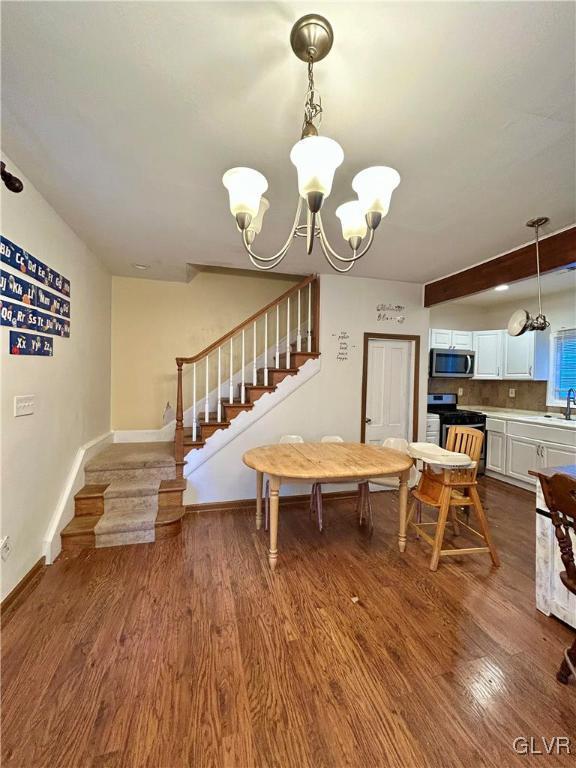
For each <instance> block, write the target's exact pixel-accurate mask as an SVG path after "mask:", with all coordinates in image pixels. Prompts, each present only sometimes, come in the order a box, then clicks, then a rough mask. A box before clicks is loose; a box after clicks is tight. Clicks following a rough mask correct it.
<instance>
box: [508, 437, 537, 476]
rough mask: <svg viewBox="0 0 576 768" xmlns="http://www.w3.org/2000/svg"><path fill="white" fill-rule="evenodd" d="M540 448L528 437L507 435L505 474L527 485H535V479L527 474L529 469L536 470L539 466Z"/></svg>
mask: <svg viewBox="0 0 576 768" xmlns="http://www.w3.org/2000/svg"><path fill="white" fill-rule="evenodd" d="M540 449H541V446H540V444H539V443H538V442H537V441H536V440H532V439H530V438H529V437H518V436H517V435H508V436H507V437H506V474H507V475H509V476H510V477H514V478H516V480H522V481H523V482H524V483H528V484H529V485H536V478H534V477H532V475H529V474H528V471H529V470H530V469H538V468H539V467H542V466H544V465H543V464H541V457H540Z"/></svg>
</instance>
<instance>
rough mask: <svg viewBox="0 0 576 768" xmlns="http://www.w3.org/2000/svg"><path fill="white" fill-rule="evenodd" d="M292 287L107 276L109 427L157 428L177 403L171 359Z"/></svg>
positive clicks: (255, 280) (264, 279)
mask: <svg viewBox="0 0 576 768" xmlns="http://www.w3.org/2000/svg"><path fill="white" fill-rule="evenodd" d="M294 284H295V280H293V279H279V278H278V277H277V276H276V277H269V276H263V275H261V274H258V273H255V274H254V275H237V274H234V275H230V274H220V273H218V272H200V273H199V274H198V275H196V277H194V279H193V280H192V281H191V282H190V283H170V282H165V281H158V280H143V279H138V278H129V277H114V278H113V279H112V428H113V429H156V428H158V427H161V426H162V414H163V411H164V408H165V406H166V403H167V402H170V403H171V405H172V406H173V407H175V405H176V365H175V362H174V359H175V358H176V357H177V356H190V355H194V354H196V353H197V352H200V351H201V350H202V349H204V348H205V347H206V346H208V345H209V344H211V343H212V342H213V341H215V340H216V339H218V338H219V337H220V336H222V335H224V334H225V333H227V332H228V331H229V330H231V329H232V328H233V327H234V326H235V325H237V324H238V323H240V322H242V320H245V319H246V318H247V317H249V316H250V315H251V314H253V313H254V312H256V311H257V310H259V309H260V308H261V307H263V306H265V305H266V304H268V303H269V302H270V301H272V300H273V299H275V298H276V297H277V296H279V295H280V294H282V293H284V291H286V290H288V289H289V288H290V287H291V286H292V285H294Z"/></svg>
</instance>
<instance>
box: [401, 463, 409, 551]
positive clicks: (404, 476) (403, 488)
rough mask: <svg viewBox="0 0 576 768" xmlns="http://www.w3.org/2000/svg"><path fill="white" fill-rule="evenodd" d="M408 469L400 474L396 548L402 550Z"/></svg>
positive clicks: (406, 507) (404, 537) (405, 521)
mask: <svg viewBox="0 0 576 768" xmlns="http://www.w3.org/2000/svg"><path fill="white" fill-rule="evenodd" d="M409 477H410V470H409V469H408V470H406V471H405V472H402V474H401V475H400V531H399V532H398V549H399V550H400V552H404V550H405V549H406V525H407V519H408V478H409Z"/></svg>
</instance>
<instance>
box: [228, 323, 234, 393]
mask: <svg viewBox="0 0 576 768" xmlns="http://www.w3.org/2000/svg"><path fill="white" fill-rule="evenodd" d="M233 374H234V352H233V348H232V337H230V397H229V401H230V405H232V403H233V402H234V383H233V381H232V377H233Z"/></svg>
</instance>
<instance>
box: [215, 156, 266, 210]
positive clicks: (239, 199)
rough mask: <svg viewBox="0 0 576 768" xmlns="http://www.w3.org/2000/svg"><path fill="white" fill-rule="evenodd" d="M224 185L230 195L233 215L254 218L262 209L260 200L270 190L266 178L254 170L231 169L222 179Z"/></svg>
mask: <svg viewBox="0 0 576 768" xmlns="http://www.w3.org/2000/svg"><path fill="white" fill-rule="evenodd" d="M222 183H223V184H224V186H225V187H226V189H227V190H228V194H229V195H230V211H231V213H232V215H233V216H236V217H237V216H238V215H239V214H240V215H246V214H247V215H248V216H249V217H250V218H254V216H256V214H257V213H258V209H259V208H260V199H261V197H262V195H263V194H264V192H266V190H267V189H268V182H267V181H266V177H265V176H263V175H262V174H261V173H259V172H258V171H255V170H253V169H252V168H231V169H230V170H229V171H226V173H225V174H224V176H223V177H222ZM262 215H264V213H263V214H262Z"/></svg>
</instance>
